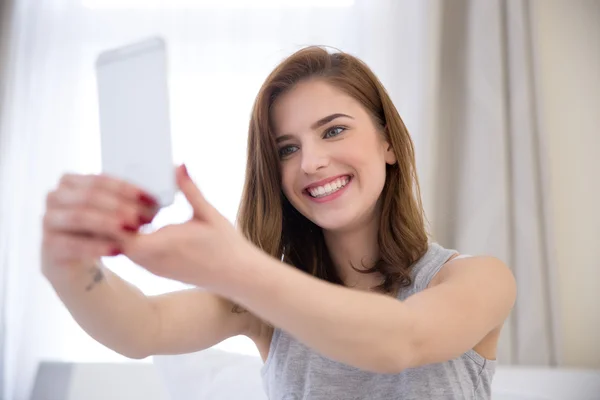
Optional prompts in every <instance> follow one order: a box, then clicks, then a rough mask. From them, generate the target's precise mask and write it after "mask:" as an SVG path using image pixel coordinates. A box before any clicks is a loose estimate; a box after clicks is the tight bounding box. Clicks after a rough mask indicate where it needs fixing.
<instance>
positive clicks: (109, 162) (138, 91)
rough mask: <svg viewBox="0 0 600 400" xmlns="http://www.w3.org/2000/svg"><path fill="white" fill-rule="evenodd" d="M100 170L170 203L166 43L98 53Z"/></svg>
mask: <svg viewBox="0 0 600 400" xmlns="http://www.w3.org/2000/svg"><path fill="white" fill-rule="evenodd" d="M96 80H97V86H98V105H99V112H100V137H101V152H102V172H103V173H104V174H107V175H110V176H113V177H116V178H120V179H123V180H125V181H127V182H130V183H132V184H134V185H136V186H138V187H140V188H141V189H143V190H145V191H146V192H147V193H148V194H150V195H152V196H154V198H155V199H156V200H157V201H158V203H159V204H160V206H161V207H165V206H168V205H170V204H172V203H173V200H174V197H175V192H176V183H175V166H174V164H173V155H172V146H171V130H170V118H169V95H168V84H167V55H166V44H165V42H164V40H163V39H161V38H150V39H147V40H144V41H141V42H138V43H135V44H131V45H127V46H123V47H120V48H117V49H112V50H108V51H105V52H102V53H101V54H100V55H99V56H98V58H97V60H96Z"/></svg>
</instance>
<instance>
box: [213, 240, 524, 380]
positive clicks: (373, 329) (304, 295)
mask: <svg viewBox="0 0 600 400" xmlns="http://www.w3.org/2000/svg"><path fill="white" fill-rule="evenodd" d="M234 270H235V271H231V272H233V273H232V274H227V275H228V278H227V280H223V281H222V282H223V285H222V286H221V285H219V286H221V287H220V288H219V291H220V292H222V293H221V294H222V295H224V296H226V297H229V298H231V299H232V300H234V301H236V302H237V303H239V304H241V305H242V306H244V307H246V308H247V309H248V310H250V311H251V312H253V313H254V314H256V315H257V316H259V317H260V318H262V319H263V320H265V321H268V322H269V323H271V324H273V325H274V326H277V327H279V328H282V329H283V330H285V331H287V332H289V333H290V334H291V335H293V336H294V337H296V338H297V339H298V340H300V341H301V342H303V343H304V344H306V345H307V346H309V347H312V348H313V349H315V350H317V351H318V352H320V353H321V354H323V355H325V356H327V357H329V358H331V359H334V360H337V361H339V362H342V363H345V364H349V365H353V366H355V367H358V368H361V369H364V370H369V371H373V372H378V373H398V372H400V371H402V370H404V369H405V368H411V367H416V366H419V365H424V364H429V363H436V362H443V361H446V360H449V359H452V358H455V357H458V356H459V355H460V354H462V353H464V352H466V351H467V350H469V349H471V348H473V347H474V346H475V345H476V344H477V343H478V342H479V341H481V340H482V339H483V338H484V337H485V336H486V335H487V334H488V333H489V332H491V331H492V330H493V329H494V328H497V327H499V326H501V325H502V323H503V322H504V320H505V319H506V318H507V316H508V314H509V313H510V310H511V309H512V307H513V304H514V301H515V297H516V284H515V280H514V278H513V275H512V273H511V271H510V270H509V269H508V268H507V267H506V266H505V265H504V264H503V263H502V262H501V261H499V260H498V259H495V258H492V257H470V258H466V259H457V260H454V261H450V262H448V263H447V264H446V265H445V266H444V267H443V268H442V269H441V270H440V272H439V273H438V275H436V281H437V283H436V285H435V286H434V287H432V288H429V289H426V290H424V291H422V292H420V293H418V294H416V295H413V296H411V297H409V298H408V299H407V300H406V301H398V300H397V299H395V298H393V297H391V296H386V295H382V294H377V293H372V292H363V291H358V290H353V289H349V288H346V287H343V286H339V285H334V284H331V283H328V282H325V281H322V280H320V279H317V278H315V277H312V276H310V275H308V274H306V273H304V272H301V271H299V270H296V269H294V268H292V267H290V266H288V265H286V264H283V263H281V262H279V261H277V260H275V259H274V258H272V257H270V256H268V255H266V254H264V253H262V252H261V251H259V250H258V249H256V251H254V252H253V253H252V254H251V255H249V256H248V257H247V258H246V261H245V262H244V263H243V264H240V265H238V267H237V268H234Z"/></svg>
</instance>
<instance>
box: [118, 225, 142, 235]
mask: <svg viewBox="0 0 600 400" xmlns="http://www.w3.org/2000/svg"><path fill="white" fill-rule="evenodd" d="M121 228H123V230H124V231H127V232H132V233H135V232H137V231H138V228H136V227H135V226H131V225H129V224H123V225H121Z"/></svg>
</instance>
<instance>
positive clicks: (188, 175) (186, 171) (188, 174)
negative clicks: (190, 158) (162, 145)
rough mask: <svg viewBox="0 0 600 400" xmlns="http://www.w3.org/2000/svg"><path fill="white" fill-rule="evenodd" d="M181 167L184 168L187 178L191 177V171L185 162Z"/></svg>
mask: <svg viewBox="0 0 600 400" xmlns="http://www.w3.org/2000/svg"><path fill="white" fill-rule="evenodd" d="M181 169H183V174H184V175H185V176H186V177H187V178H189V177H190V173H189V172H188V170H187V167H186V166H185V164H182V165H181Z"/></svg>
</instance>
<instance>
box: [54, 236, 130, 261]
mask: <svg viewBox="0 0 600 400" xmlns="http://www.w3.org/2000/svg"><path fill="white" fill-rule="evenodd" d="M44 247H45V248H46V249H50V251H51V252H52V255H53V258H54V259H56V260H58V261H68V260H79V259H87V258H99V257H107V256H116V255H118V254H120V253H121V248H120V246H119V244H118V243H116V242H114V241H112V240H109V239H104V238H99V237H84V236H81V235H73V234H69V233H53V234H51V235H47V236H45V237H44Z"/></svg>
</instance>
